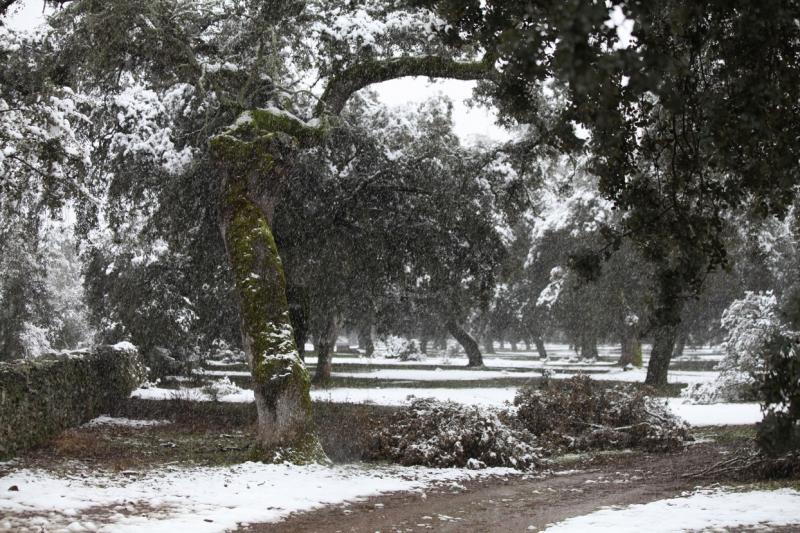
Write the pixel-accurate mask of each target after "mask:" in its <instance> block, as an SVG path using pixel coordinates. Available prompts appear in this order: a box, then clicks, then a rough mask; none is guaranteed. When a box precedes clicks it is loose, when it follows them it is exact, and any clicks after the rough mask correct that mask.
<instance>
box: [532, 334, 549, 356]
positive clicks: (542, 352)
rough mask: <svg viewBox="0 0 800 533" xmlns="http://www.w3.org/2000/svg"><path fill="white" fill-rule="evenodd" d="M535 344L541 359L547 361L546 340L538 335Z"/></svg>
mask: <svg viewBox="0 0 800 533" xmlns="http://www.w3.org/2000/svg"><path fill="white" fill-rule="evenodd" d="M534 342H535V343H536V352H537V353H538V354H539V358H541V359H547V349H546V348H545V347H544V339H542V336H541V335H536V337H535V338H534Z"/></svg>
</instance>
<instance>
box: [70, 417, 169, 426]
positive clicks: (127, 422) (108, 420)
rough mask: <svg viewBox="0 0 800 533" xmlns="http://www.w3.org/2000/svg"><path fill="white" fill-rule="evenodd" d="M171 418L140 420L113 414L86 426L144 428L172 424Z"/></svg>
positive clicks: (98, 418) (87, 423)
mask: <svg viewBox="0 0 800 533" xmlns="http://www.w3.org/2000/svg"><path fill="white" fill-rule="evenodd" d="M171 423H172V422H170V421H169V420H138V419H131V418H117V417H111V416H106V415H102V416H98V417H97V418H93V419H92V420H89V421H88V422H86V423H85V424H84V426H85V427H90V428H91V427H100V426H118V427H130V428H144V427H152V426H164V425H167V424H171Z"/></svg>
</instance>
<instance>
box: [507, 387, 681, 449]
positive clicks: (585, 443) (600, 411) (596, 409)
mask: <svg viewBox="0 0 800 533" xmlns="http://www.w3.org/2000/svg"><path fill="white" fill-rule="evenodd" d="M514 405H515V406H516V408H517V419H518V420H519V422H520V424H521V425H522V426H523V427H525V429H527V430H529V431H530V432H531V433H533V434H534V435H535V436H536V438H537V441H538V442H539V443H540V445H542V446H543V447H544V449H545V450H547V451H548V452H549V453H557V452H560V451H563V450H567V449H569V450H587V449H619V448H632V447H637V448H645V449H648V450H671V449H675V448H679V447H680V446H682V445H683V443H684V442H685V441H687V440H690V439H691V435H690V434H689V428H688V426H687V425H686V423H685V422H683V421H682V420H680V419H679V418H677V417H676V416H674V415H673V414H672V413H671V412H670V411H669V410H668V409H667V407H666V405H664V404H663V403H661V402H659V401H657V400H655V399H653V398H650V397H648V396H647V395H646V393H645V392H644V391H643V390H641V389H635V388H633V387H630V386H617V387H613V388H608V387H606V386H605V385H604V384H601V383H598V382H596V381H593V380H591V379H590V378H589V377H588V376H576V377H574V378H572V379H569V380H566V381H555V380H547V381H545V382H543V383H542V385H541V386H540V387H538V388H524V389H520V390H519V392H517V396H516V398H514Z"/></svg>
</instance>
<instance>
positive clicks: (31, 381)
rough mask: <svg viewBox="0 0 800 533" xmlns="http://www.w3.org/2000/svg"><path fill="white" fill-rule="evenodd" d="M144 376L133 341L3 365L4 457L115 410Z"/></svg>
mask: <svg viewBox="0 0 800 533" xmlns="http://www.w3.org/2000/svg"><path fill="white" fill-rule="evenodd" d="M144 376H145V368H144V365H143V364H142V361H141V358H140V357H139V354H138V352H137V350H136V348H135V347H134V346H133V345H131V344H128V343H121V344H118V345H115V346H99V347H96V348H94V349H92V350H91V351H87V352H72V353H69V354H62V355H56V354H52V355H48V356H44V357H41V358H37V359H35V360H28V361H20V362H15V363H0V459H4V458H8V457H11V456H13V455H14V454H15V453H18V452H21V451H24V450H27V449H30V448H31V447H33V446H36V445H38V444H41V443H43V442H45V441H47V440H48V439H50V438H52V437H53V436H55V435H57V434H58V433H59V432H61V431H62V430H64V429H66V428H69V427H74V426H78V425H80V424H83V423H84V422H87V421H88V420H91V419H92V418H94V417H96V416H98V415H101V414H104V413H108V412H111V411H112V410H113V409H114V408H115V407H116V406H117V405H118V404H120V403H122V402H124V401H125V400H126V399H127V398H128V396H130V393H131V392H132V391H133V390H134V389H135V388H136V387H138V385H139V384H140V383H141V382H142V381H143V379H144Z"/></svg>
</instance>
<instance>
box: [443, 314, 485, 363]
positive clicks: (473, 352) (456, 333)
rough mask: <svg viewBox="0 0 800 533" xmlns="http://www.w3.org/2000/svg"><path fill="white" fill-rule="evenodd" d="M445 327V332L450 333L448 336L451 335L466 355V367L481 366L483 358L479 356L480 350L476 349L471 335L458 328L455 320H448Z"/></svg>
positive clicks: (476, 345)
mask: <svg viewBox="0 0 800 533" xmlns="http://www.w3.org/2000/svg"><path fill="white" fill-rule="evenodd" d="M445 325H446V326H447V332H448V333H450V335H452V336H453V338H454V339H455V340H456V341H458V343H459V344H460V345H461V347H462V348H464V351H465V352H466V353H467V360H468V363H467V366H471V367H479V366H483V356H482V355H481V350H480V348H479V347H478V342H477V341H476V340H475V339H474V338H472V335H470V334H469V333H467V331H466V330H465V329H464V328H462V327H461V326H459V325H458V323H457V322H456V321H455V320H448V321H447V322H446V323H445Z"/></svg>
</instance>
